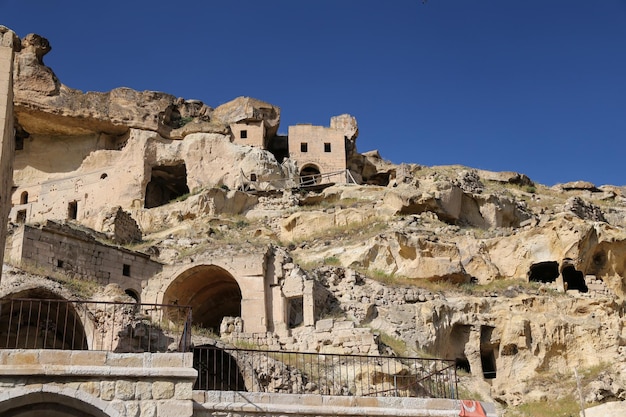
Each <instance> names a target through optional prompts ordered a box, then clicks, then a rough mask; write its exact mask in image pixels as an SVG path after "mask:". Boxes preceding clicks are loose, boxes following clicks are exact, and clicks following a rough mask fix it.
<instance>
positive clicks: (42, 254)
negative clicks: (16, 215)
mask: <svg viewBox="0 0 626 417" xmlns="http://www.w3.org/2000/svg"><path fill="white" fill-rule="evenodd" d="M9 256H10V258H11V261H12V262H13V263H14V264H16V265H28V266H35V267H39V268H43V269H44V270H48V271H62V272H64V273H68V272H69V273H73V274H76V275H78V276H80V277H83V278H86V279H92V280H95V281H97V282H98V283H100V284H102V285H107V284H111V283H115V284H119V285H120V286H121V287H122V289H123V290H129V289H130V290H133V291H134V292H135V293H136V294H138V295H139V294H141V292H142V287H143V286H144V285H145V282H144V281H147V280H148V279H150V278H152V277H153V276H154V275H156V274H158V273H159V272H160V271H161V270H162V267H163V266H162V265H161V264H160V263H158V262H155V261H152V260H151V259H150V257H149V256H148V255H145V254H142V253H138V252H133V251H130V250H127V249H124V248H120V247H115V246H108V245H105V244H102V243H100V242H98V241H96V240H95V239H94V238H92V237H90V236H89V235H87V234H85V233H82V232H80V231H75V230H72V229H70V228H69V227H67V226H60V225H56V224H55V223H52V222H49V223H48V224H47V225H46V226H44V227H41V228H36V227H32V226H28V225H24V226H22V227H20V228H19V229H17V230H16V231H15V233H14V234H13V236H12V239H11V245H10V249H9Z"/></svg>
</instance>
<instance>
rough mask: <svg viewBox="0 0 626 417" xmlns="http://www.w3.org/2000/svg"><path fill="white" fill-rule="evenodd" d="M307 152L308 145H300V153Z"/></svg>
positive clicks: (303, 143) (304, 143)
mask: <svg viewBox="0 0 626 417" xmlns="http://www.w3.org/2000/svg"><path fill="white" fill-rule="evenodd" d="M308 151H309V144H308V143H306V142H302V143H301V144H300V152H308Z"/></svg>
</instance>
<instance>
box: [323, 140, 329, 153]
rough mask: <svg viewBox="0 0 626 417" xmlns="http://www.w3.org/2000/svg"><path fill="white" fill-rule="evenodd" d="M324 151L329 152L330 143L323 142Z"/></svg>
mask: <svg viewBox="0 0 626 417" xmlns="http://www.w3.org/2000/svg"><path fill="white" fill-rule="evenodd" d="M324 152H330V143H328V142H326V143H324Z"/></svg>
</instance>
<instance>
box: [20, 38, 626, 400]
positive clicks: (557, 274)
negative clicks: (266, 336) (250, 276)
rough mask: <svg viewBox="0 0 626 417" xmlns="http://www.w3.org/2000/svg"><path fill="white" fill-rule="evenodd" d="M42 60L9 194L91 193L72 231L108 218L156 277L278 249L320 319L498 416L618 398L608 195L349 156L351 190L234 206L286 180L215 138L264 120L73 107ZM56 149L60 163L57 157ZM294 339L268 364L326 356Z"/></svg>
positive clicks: (613, 227) (196, 111) (268, 109)
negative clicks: (116, 220) (139, 249)
mask: <svg viewBox="0 0 626 417" xmlns="http://www.w3.org/2000/svg"><path fill="white" fill-rule="evenodd" d="M49 50H50V45H49V43H48V41H47V40H45V39H43V38H41V37H39V36H37V35H29V36H27V37H26V38H25V39H23V40H22V43H21V51H20V52H19V53H18V54H17V57H16V66H15V114H16V118H17V125H18V129H17V136H18V137H17V139H18V140H22V141H24V140H25V141H27V142H28V145H27V146H26V148H25V149H24V150H23V151H22V152H23V153H22V156H19V155H18V157H17V159H16V165H17V168H16V172H15V176H14V177H15V182H16V185H18V186H22V185H29V186H30V185H32V184H37V186H38V187H39V186H40V184H47V183H49V182H51V181H52V182H54V181H56V180H59V181H60V182H59V183H58V184H66V183H65V182H63V181H65V179H66V178H69V177H71V178H72V181H74V182H72V183H71V184H70V185H68V187H70V188H71V187H83V186H86V185H88V184H87V183H89V184H91V183H94V184H96V183H97V184H99V185H97V187H101V188H97V189H96V188H94V190H96V191H97V190H101V191H102V192H103V193H105V192H106V193H105V194H104V195H103V196H102V198H100V199H97V198H96V200H95V202H94V203H93V204H92V206H90V210H92V211H91V214H90V216H89V217H86V218H84V219H81V218H78V219H75V220H76V221H77V222H81V223H83V224H84V225H86V226H89V227H91V228H94V229H96V230H103V229H105V228H106V227H105V223H106V219H107V218H108V217H107V215H108V214H107V213H109V212H110V210H111V208H112V207H118V206H121V207H122V208H124V209H125V210H128V212H129V213H130V215H131V216H132V218H133V219H134V220H135V221H136V222H137V223H138V225H139V226H140V227H141V228H142V229H143V231H144V236H143V239H144V241H145V246H146V247H147V248H149V249H150V250H151V253H153V254H154V256H155V257H158V259H159V260H160V261H161V262H164V263H170V264H171V263H174V262H177V261H178V260H180V259H181V258H184V257H185V256H187V257H189V256H190V255H186V251H187V249H188V248H190V247H193V246H201V245H206V244H211V245H216V246H219V245H220V244H224V245H228V246H229V247H231V248H232V247H233V246H237V245H238V242H241V243H242V244H243V243H244V242H246V241H253V242H254V243H259V242H260V243H264V244H265V243H267V244H271V245H275V246H280V247H283V248H284V250H286V251H288V252H289V254H290V256H292V257H293V258H294V262H295V263H298V264H300V265H301V267H302V268H303V269H306V270H307V271H308V272H307V274H309V275H310V276H311V277H312V278H314V279H316V280H317V282H318V283H319V284H320V285H321V286H322V287H324V288H325V290H326V291H327V293H328V299H327V302H326V303H325V305H324V308H323V310H324V311H320V316H321V317H324V315H325V314H326V315H330V317H334V316H333V315H337V314H339V315H340V316H341V317H342V318H346V319H348V320H349V321H351V322H352V323H354V324H350V326H345V325H344V326H345V327H346V328H352V327H354V326H357V327H358V328H359V329H360V330H359V332H361V333H363V332H365V333H367V334H368V335H376V336H377V337H378V336H379V335H380V334H385V335H388V336H390V337H391V338H392V339H395V340H398V341H400V342H402V343H403V344H404V345H405V347H406V353H409V354H423V353H425V352H426V353H428V354H432V355H434V356H438V357H445V358H450V359H455V360H456V361H457V364H458V366H459V368H460V369H463V370H466V371H468V373H469V375H471V377H472V378H474V379H473V380H472V381H473V382H472V383H473V384H474V385H473V388H474V389H477V390H480V391H481V392H482V393H483V394H484V395H485V396H489V397H490V398H492V399H495V400H496V401H498V402H499V403H501V404H503V405H505V406H511V405H517V404H520V403H523V402H528V401H533V400H542V399H549V398H558V397H559V396H561V395H562V394H563V390H562V389H560V388H559V384H553V385H551V386H541V387H539V388H538V385H537V381H538V379H537V378H539V377H540V376H541V375H545V374H546V373H549V374H553V375H567V377H563V378H562V379H567V378H569V379H570V380H571V371H572V369H573V368H577V369H591V368H594V367H603V369H604V371H603V372H604V373H602V374H601V376H602V377H601V378H598V379H597V380H596V381H594V384H595V385H594V384H592V383H590V384H588V385H587V386H585V390H586V393H587V399H588V401H590V402H591V401H605V400H606V399H611V398H622V397H624V395H625V394H624V392H625V387H626V384H624V382H623V380H624V372H623V371H622V367H623V366H621V365H620V366H619V367H613V366H606V364H607V363H611V364H616V363H617V364H623V361H624V356H623V355H624V350H623V346H624V344H626V342H625V338H624V332H623V327H624V318H623V316H624V301H623V300H624V296H625V295H626V284H625V281H624V277H625V276H626V231H625V227H626V220H624V219H625V218H626V217H625V216H624V214H626V195H625V191H626V190H625V189H624V188H623V187H616V186H602V187H596V186H595V185H593V184H589V183H584V182H575V183H570V184H561V185H558V186H555V187H550V188H549V187H545V186H543V185H541V184H535V183H533V181H532V180H531V179H530V178H528V177H527V176H525V175H523V174H519V173H510V172H502V173H495V172H487V171H481V170H475V169H471V168H467V167H458V166H457V167H425V166H420V165H416V164H402V165H394V164H391V163H389V162H386V161H384V160H383V159H382V158H380V155H378V153H377V152H370V153H366V154H358V153H357V152H356V151H355V152H354V153H353V154H352V155H351V156H350V160H349V161H348V163H349V164H348V166H349V167H350V169H351V170H352V171H353V173H354V176H355V178H357V179H360V182H361V183H362V185H343V186H339V185H336V186H332V187H328V188H326V189H324V190H322V191H316V192H312V191H302V190H297V189H295V188H294V189H292V187H295V183H294V184H291V183H289V184H288V185H287V186H280V187H273V191H271V192H270V191H267V192H255V193H253V194H252V193H246V192H243V191H237V190H235V189H236V188H238V185H240V184H239V183H238V178H239V175H240V173H241V172H243V171H245V172H254V173H255V174H256V175H258V176H259V177H262V178H265V179H267V180H268V181H271V180H280V181H284V180H286V179H288V178H289V177H290V175H291V174H292V173H293V167H291V166H290V165H289V163H287V164H279V163H278V162H277V161H276V159H275V158H274V156H273V155H272V154H271V153H269V152H267V151H264V150H261V149H253V148H250V147H245V146H238V145H235V144H233V143H231V141H230V137H229V125H230V123H234V122H237V121H241V120H246V119H248V118H251V117H253V118H255V119H259V118H260V119H263V120H264V123H266V126H265V127H266V129H267V131H268V132H275V131H276V130H277V127H278V123H279V117H280V111H279V109H278V108H277V107H275V106H271V105H267V104H266V103H263V102H260V101H258V100H254V99H241V100H235V101H233V102H231V103H227V104H226V105H224V106H223V107H218V108H217V109H212V108H211V107H209V106H207V105H205V104H203V103H200V102H197V101H186V100H184V99H179V98H175V97H173V96H170V95H167V94H164V93H157V92H137V91H133V90H130V89H126V88H121V89H116V90H113V91H111V92H108V93H91V92H90V93H82V92H80V91H77V90H73V89H71V88H68V87H66V86H65V85H63V84H61V83H60V81H59V80H58V79H57V77H56V76H55V75H54V73H53V72H52V70H51V69H50V68H48V67H46V66H45V65H44V63H43V56H44V55H45V53H46V52H47V51H49ZM334 123H336V124H337V125H338V126H345V127H346V131H348V130H349V129H350V128H351V127H352V126H354V125H355V124H354V123H351V121H350V120H336V121H335V122H334ZM353 130H354V129H353ZM349 134H350V135H352V136H351V137H355V136H356V131H350V132H349ZM59 144H62V146H60V145H59ZM68 146H70V147H72V149H73V150H76V152H72V153H68V152H65V155H64V153H63V151H62V150H63V149H66V150H67V147H68ZM350 146H352V147H354V146H355V145H354V143H353V142H351V145H350ZM51 155H52V156H54V157H53V158H50V156H51ZM181 160H185V166H184V168H185V170H186V171H185V175H186V184H187V187H188V189H187V190H186V192H185V193H183V192H178V193H177V194H184V198H181V199H180V201H176V202H170V203H168V202H167V201H165V202H163V204H158V205H156V206H154V207H147V206H143V207H142V206H141V205H138V204H137V201H138V200H140V198H139V193H140V192H143V191H144V190H146V187H148V182H149V180H150V178H151V175H150V173H151V174H152V177H153V178H154V177H155V176H156V177H159V178H171V177H175V176H176V175H178V174H177V171H176V169H175V168H172V167H174V166H177V164H178V163H179V162H180V161H181ZM27 161H29V163H27ZM155 167H156V168H155ZM155 169H156V173H155V171H154V170H155ZM151 170H152V171H151ZM103 172H106V174H107V175H106V176H105V175H104V174H102V173H103ZM93 175H95V177H93V179H92V178H91V176H93ZM76 179H79V180H80V181H82V182H80V183H79V182H77V180H76ZM105 181H109V182H105ZM164 181H165V180H164ZM68 184H69V183H68ZM167 184H168V187H169V186H172V184H174V185H175V184H176V182H175V181H170V182H167ZM283 184H287V183H285V182H283ZM66 185H67V184H66ZM93 187H96V185H93ZM27 188H28V187H27ZM166 188H167V187H166ZM28 190H35V188H34V186H33V188H28ZM37 190H38V188H37ZM42 190H43V189H42ZM164 190H165V188H164V189H161V190H160V191H159V192H161V193H164V192H165V191H164ZM61 191H62V190H61ZM61 191H58V193H61ZM257 191H258V190H257ZM33 193H35V194H37V193H39V191H31V195H32V194H33ZM58 193H57V194H55V196H56V197H55V198H59V195H61V194H58ZM91 194H93V192H92V193H91ZM96 194H97V192H96ZM46 195H47V194H45V193H44V191H41V194H39V195H38V196H37V197H38V198H39V201H42V200H45V198H47V197H46ZM157 197H158V196H157V194H155V196H154V198H155V199H157ZM90 198H93V197H90ZM16 200H17V201H19V197H15V198H14V204H17V203H16ZM90 201H91V200H90ZM20 203H21V202H20ZM24 204H26V203H24ZM46 216H54V213H52V214H51V212H49V211H48V212H46V211H45V210H43V211H42V212H41V213H40V217H42V218H44V217H46ZM109 217H110V216H109ZM235 224H236V225H237V226H234V225H235ZM207 242H208V243H207ZM248 243H249V242H248ZM242 247H243V246H242ZM320 308H321V307H320ZM361 333H359V334H361ZM294 335H296V336H297V337H296V336H293V337H291V338H290V339H289V340H288V341H283V343H282V345H283V347H285V346H287V347H289V348H301V349H310V348H315V346H316V345H315V344H316V343H317V344H324V343H327V342H328V341H321V339H320V340H317V339H316V340H315V343H313V342H311V340H312V339H311V338H312V337H313V336H312V331H310V329H308V330H307V329H299V330H297V331H296V332H295V333H294ZM298 338H300V339H301V340H298ZM362 340H365V341H366V342H364V343H366V345H367V346H366V349H365V351H370V350H371V349H373V348H374V346H373V345H374V342H373V340H374V339H373V337H362ZM328 343H330V342H328ZM382 349H385V347H384V346H382ZM356 351H359V350H358V349H357V350H356ZM361 351H363V350H361ZM609 379H610V381H611V383H608V382H606V381H607V380H609ZM607 387H608V388H607Z"/></svg>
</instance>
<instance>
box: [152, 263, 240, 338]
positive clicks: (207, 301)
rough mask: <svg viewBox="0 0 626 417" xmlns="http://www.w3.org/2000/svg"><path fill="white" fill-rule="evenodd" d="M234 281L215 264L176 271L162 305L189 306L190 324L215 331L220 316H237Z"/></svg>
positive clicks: (236, 288) (237, 304) (238, 309)
mask: <svg viewBox="0 0 626 417" xmlns="http://www.w3.org/2000/svg"><path fill="white" fill-rule="evenodd" d="M241 298H242V297H241V289H240V288H239V284H238V283H237V280H235V278H234V277H233V276H232V275H231V274H230V273H229V272H228V271H226V270H225V269H223V268H221V267H219V266H217V265H200V266H196V267H193V268H190V269H188V270H187V271H185V272H183V273H182V274H180V275H179V276H178V277H176V279H174V281H172V283H171V284H170V285H169V287H168V288H167V290H166V291H165V294H164V296H163V303H164V304H178V305H189V306H191V308H192V312H193V324H195V325H197V326H200V327H203V328H206V329H211V330H213V331H214V332H216V333H218V332H219V328H220V324H221V322H222V319H223V318H224V317H227V316H231V317H240V316H241Z"/></svg>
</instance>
